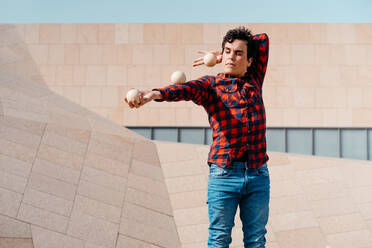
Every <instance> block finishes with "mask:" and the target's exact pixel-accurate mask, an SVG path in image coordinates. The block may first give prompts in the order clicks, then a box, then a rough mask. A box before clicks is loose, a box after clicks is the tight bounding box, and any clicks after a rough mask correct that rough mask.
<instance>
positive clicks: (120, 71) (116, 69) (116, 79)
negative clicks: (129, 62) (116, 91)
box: [107, 65, 127, 85]
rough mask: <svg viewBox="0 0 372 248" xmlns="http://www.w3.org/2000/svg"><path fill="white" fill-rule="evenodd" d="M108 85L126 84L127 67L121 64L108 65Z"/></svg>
mask: <svg viewBox="0 0 372 248" xmlns="http://www.w3.org/2000/svg"><path fill="white" fill-rule="evenodd" d="M107 84H108V85H126V84H127V67H126V66H123V65H109V66H108V67H107Z"/></svg>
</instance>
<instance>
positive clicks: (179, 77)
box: [171, 71, 186, 84]
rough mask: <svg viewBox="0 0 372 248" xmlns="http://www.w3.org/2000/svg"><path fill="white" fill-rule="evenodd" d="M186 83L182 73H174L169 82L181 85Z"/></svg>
mask: <svg viewBox="0 0 372 248" xmlns="http://www.w3.org/2000/svg"><path fill="white" fill-rule="evenodd" d="M185 81H186V75H185V73H183V72H182V71H175V72H173V73H172V75H171V82H172V83H173V84H182V83H184V82H185Z"/></svg>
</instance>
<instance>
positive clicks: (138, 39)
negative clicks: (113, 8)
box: [128, 23, 144, 44]
mask: <svg viewBox="0 0 372 248" xmlns="http://www.w3.org/2000/svg"><path fill="white" fill-rule="evenodd" d="M143 29H144V24H143V23H130V24H128V43H130V44H142V43H143V41H144V40H143V36H144V30H143Z"/></svg>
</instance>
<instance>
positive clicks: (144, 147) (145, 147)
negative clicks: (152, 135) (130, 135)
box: [132, 140, 160, 165]
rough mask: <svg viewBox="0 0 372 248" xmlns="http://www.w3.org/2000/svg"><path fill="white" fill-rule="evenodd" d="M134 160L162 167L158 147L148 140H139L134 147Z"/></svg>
mask: <svg viewBox="0 0 372 248" xmlns="http://www.w3.org/2000/svg"><path fill="white" fill-rule="evenodd" d="M132 154H133V158H134V159H136V160H138V161H142V162H145V163H147V164H152V165H160V161H159V157H158V155H157V147H156V145H155V144H154V143H153V142H151V141H148V140H137V141H136V143H135V144H134V147H133V152H132Z"/></svg>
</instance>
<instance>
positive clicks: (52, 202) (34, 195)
mask: <svg viewBox="0 0 372 248" xmlns="http://www.w3.org/2000/svg"><path fill="white" fill-rule="evenodd" d="M23 202H24V203H27V204H29V205H32V206H34V207H38V208H41V209H45V210H47V211H50V212H53V213H56V214H60V215H63V216H70V213H71V210H72V205H73V202H72V201H68V200H65V199H63V198H60V197H56V196H53V195H50V194H47V193H43V192H40V191H37V190H33V189H26V191H25V194H24V197H23Z"/></svg>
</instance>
